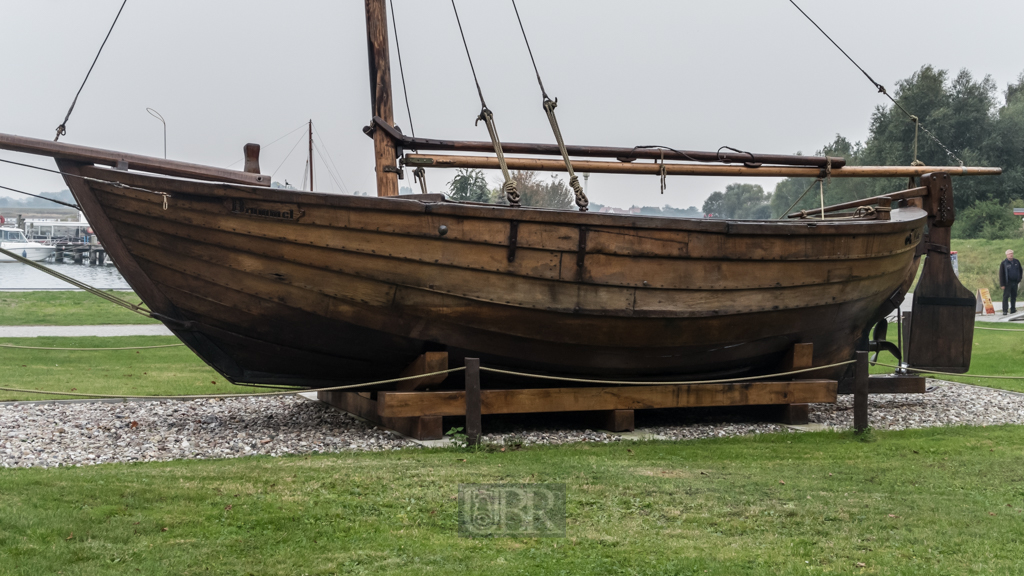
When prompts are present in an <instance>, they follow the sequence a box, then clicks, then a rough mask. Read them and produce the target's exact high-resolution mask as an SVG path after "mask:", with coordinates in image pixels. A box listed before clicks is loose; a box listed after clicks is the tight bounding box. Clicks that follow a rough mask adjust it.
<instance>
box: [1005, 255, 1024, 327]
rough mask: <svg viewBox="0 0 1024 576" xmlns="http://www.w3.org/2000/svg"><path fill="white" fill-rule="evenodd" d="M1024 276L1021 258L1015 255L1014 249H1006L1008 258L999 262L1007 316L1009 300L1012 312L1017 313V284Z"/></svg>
mask: <svg viewBox="0 0 1024 576" xmlns="http://www.w3.org/2000/svg"><path fill="white" fill-rule="evenodd" d="M1022 278H1024V270H1022V269H1021V266H1020V260H1017V259H1016V258H1014V257H1013V250H1007V251H1006V260H1003V261H1002V262H1001V263H1000V264H999V287H1000V288H1002V289H1003V316H1006V305H1007V301H1009V305H1010V313H1011V314H1016V313H1017V285H1018V284H1020V281H1021V279H1022Z"/></svg>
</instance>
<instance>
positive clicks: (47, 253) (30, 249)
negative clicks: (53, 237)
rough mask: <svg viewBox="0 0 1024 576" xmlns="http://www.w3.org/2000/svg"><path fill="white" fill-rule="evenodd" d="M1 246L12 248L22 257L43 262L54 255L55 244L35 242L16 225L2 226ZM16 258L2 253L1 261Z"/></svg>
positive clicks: (0, 233)
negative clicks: (48, 244)
mask: <svg viewBox="0 0 1024 576" xmlns="http://www.w3.org/2000/svg"><path fill="white" fill-rule="evenodd" d="M0 248H3V249H4V250H10V251H11V252H14V253H15V254H18V255H19V256H21V257H22V258H28V259H29V260H32V261H34V262H41V261H43V260H46V259H47V258H49V257H51V256H53V251H54V248H53V246H47V245H45V244H41V243H39V242H33V241H31V240H29V239H28V238H26V237H25V233H24V232H22V231H21V230H20V229H19V228H15V227H14V226H0ZM15 261H16V260H14V258H11V257H10V256H6V255H4V254H0V262H15Z"/></svg>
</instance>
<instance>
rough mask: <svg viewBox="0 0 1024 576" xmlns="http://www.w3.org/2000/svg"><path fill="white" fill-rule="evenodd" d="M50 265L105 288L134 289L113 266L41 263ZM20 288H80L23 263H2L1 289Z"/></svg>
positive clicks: (79, 279)
mask: <svg viewBox="0 0 1024 576" xmlns="http://www.w3.org/2000/svg"><path fill="white" fill-rule="evenodd" d="M40 264H42V265H43V266H46V267H47V268H52V269H53V270H55V271H57V272H60V273H61V274H64V275H65V276H70V277H72V278H74V279H75V280H78V281H80V282H84V283H86V284H88V285H90V286H95V287H96V288H102V289H104V290H131V287H130V286H128V283H127V282H125V280H124V278H122V277H121V274H120V273H119V272H118V271H117V268H116V267H114V266H112V265H109V264H108V265H103V266H91V265H89V264H72V263H67V262H65V263H61V264H58V263H55V262H40ZM3 290H8V291H20V290H77V288H75V287H74V286H72V285H70V284H67V283H65V282H63V281H61V280H58V279H56V278H54V277H53V276H50V275H49V274H46V273H44V272H41V271H39V270H36V269H35V268H32V267H31V266H27V265H25V264H22V263H20V262H2V263H0V291H3Z"/></svg>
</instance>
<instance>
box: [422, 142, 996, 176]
mask: <svg viewBox="0 0 1024 576" xmlns="http://www.w3.org/2000/svg"><path fill="white" fill-rule="evenodd" d="M502 146H503V147H504V144H502ZM505 162H506V164H508V167H509V169H510V170H533V171H537V172H565V162H562V161H561V160H545V159H541V158H509V157H505ZM405 164H406V165H408V166H426V167H430V168H482V169H496V168H498V159H497V158H493V157H487V156H447V155H438V154H407V155H406V156H405ZM572 166H573V168H574V169H575V170H576V171H577V172H600V173H606V174H652V175H658V174H660V173H661V164H660V163H647V162H645V163H642V164H641V163H639V162H632V163H626V162H599V161H593V160H574V161H573V163H572ZM929 172H946V173H948V174H949V175H950V176H995V175H998V174H1002V172H1003V170H1002V168H982V167H967V166H846V167H844V168H839V169H835V168H834V169H833V170H832V173H831V174H832V177H833V178H890V177H892V178H895V177H902V178H906V177H908V176H923V175H925V174H928V173H929ZM665 173H666V174H668V175H669V176H768V177H774V178H779V177H790V178H801V177H802V178H817V177H819V176H824V171H823V170H821V169H819V168H802V167H798V166H761V167H760V168H747V167H746V166H709V165H705V164H665Z"/></svg>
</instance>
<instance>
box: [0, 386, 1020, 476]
mask: <svg viewBox="0 0 1024 576" xmlns="http://www.w3.org/2000/svg"><path fill="white" fill-rule="evenodd" d="M928 385H929V387H933V389H932V391H931V392H929V393H927V394H878V395H872V396H871V397H870V400H869V415H870V423H871V426H872V427H874V428H876V429H881V430H903V429H906V428H926V427H930V426H956V425H972V426H988V425H997V424H1024V394H1015V393H1012V392H1006V391H1002V390H995V389H990V388H981V387H977V386H968V385H964V384H957V383H953V382H943V381H938V380H929V381H928ZM561 416H562V415H559V416H558V417H553V418H552V417H547V416H541V415H533V416H527V417H517V418H507V417H506V419H505V420H497V419H496V420H491V421H489V422H488V423H487V424H488V427H490V428H491V429H492V431H491V433H488V434H485V435H484V437H483V440H484V442H491V443H496V444H522V445H530V444H564V443H570V442H602V443H607V442H618V441H622V440H624V439H628V438H636V437H653V438H659V439H668V440H694V439H698V438H715V437H724V436H738V435H749V434H767V433H775V432H785V431H792V430H793V429H792V428H789V427H786V426H782V425H779V424H774V423H771V422H765V421H763V418H762V419H760V420H759V419H758V417H757V413H756V411H750V410H748V411H743V410H721V409H702V410H687V411H645V412H638V413H637V416H636V417H637V426H638V428H637V431H636V434H631V435H629V434H627V435H620V434H611V433H608V432H602V431H600V430H594V429H592V428H593V424H589V426H591V428H588V427H587V426H588V424H585V422H586V421H585V419H584V418H583V417H582V416H572V415H565V417H561ZM810 419H811V422H812V423H817V424H822V425H824V426H826V427H829V428H834V429H837V430H845V429H849V428H850V427H852V425H853V397H852V396H840V397H839V402H838V403H837V404H834V405H833V404H815V405H812V407H811V417H810ZM415 446H418V444H417V443H415V442H413V441H411V440H408V439H406V438H403V437H401V436H399V435H397V434H395V433H393V432H389V431H387V430H383V429H380V428H377V427H374V426H372V425H371V424H368V423H366V422H365V421H363V420H360V419H357V418H354V417H352V416H350V415H348V414H346V413H344V412H341V411H339V410H335V409H333V408H330V407H328V406H327V405H325V404H321V403H318V402H314V401H311V400H307V399H305V398H302V397H299V396H277V397H268V398H232V399H224V400H191V401H172V400H168V401H158V402H121V403H104V402H96V403H65V404H61V403H50V404H6V405H0V467H4V468H12V467H30V466H42V467H50V466H80V465H83V464H99V463H107V462H151V461H164V460H175V459H182V458H196V459H204V458H232V457H238V456H249V455H253V454H265V455H271V456H279V455H284V454H308V453H312V452H345V451H380V450H396V449H399V448H405V447H415Z"/></svg>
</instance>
